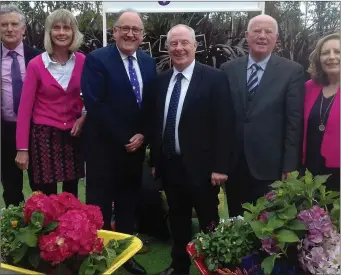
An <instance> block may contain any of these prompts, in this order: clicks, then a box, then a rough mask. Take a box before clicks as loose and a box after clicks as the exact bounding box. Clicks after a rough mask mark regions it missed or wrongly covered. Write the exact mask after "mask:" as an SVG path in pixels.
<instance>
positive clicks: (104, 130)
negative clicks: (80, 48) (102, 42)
mask: <svg viewBox="0 0 341 275" xmlns="http://www.w3.org/2000/svg"><path fill="white" fill-rule="evenodd" d="M136 56H137V61H138V64H139V67H140V71H141V75H142V81H143V94H142V106H141V108H140V107H139V105H138V103H137V101H136V97H135V94H134V92H133V89H132V85H131V83H130V80H129V77H128V75H127V72H126V70H125V67H124V64H123V60H122V58H121V56H120V54H119V51H118V49H117V47H116V45H110V46H107V47H104V48H100V49H97V50H95V51H93V52H91V53H90V54H88V55H87V57H86V59H85V62H84V67H83V72H82V78H81V89H82V93H83V98H84V105H85V108H86V110H87V119H86V127H87V130H88V132H94V131H95V132H97V133H98V135H95V136H94V139H97V141H96V140H93V142H92V145H94V143H96V142H101V143H105V144H108V145H110V148H116V149H119V150H120V151H121V150H122V149H124V145H126V144H128V143H130V142H129V140H130V139H131V138H132V137H133V136H134V135H135V134H137V133H141V134H143V135H144V136H145V139H147V138H148V137H147V134H148V133H149V130H150V129H149V127H150V126H149V125H150V123H148V122H149V121H150V119H151V115H152V108H151V107H152V101H151V99H152V96H151V94H150V93H151V91H150V89H149V86H150V83H151V81H152V80H153V79H154V78H155V77H156V66H155V62H154V60H153V58H152V57H150V56H149V55H147V54H145V53H143V52H142V51H140V50H137V52H136ZM98 139H99V140H98ZM95 146H96V145H95Z"/></svg>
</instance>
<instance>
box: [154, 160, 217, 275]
mask: <svg viewBox="0 0 341 275" xmlns="http://www.w3.org/2000/svg"><path fill="white" fill-rule="evenodd" d="M161 179H162V183H163V185H164V190H165V193H166V196H167V202H168V206H169V219H170V227H171V231H172V237H173V247H172V254H171V255H172V264H171V266H172V267H173V268H174V269H175V270H176V271H177V272H179V273H180V274H189V268H190V264H191V261H190V258H189V255H188V254H187V252H186V246H187V244H188V243H189V242H190V241H191V240H192V239H193V238H192V209H193V207H194V209H195V211H196V213H197V216H198V220H199V224H200V228H201V230H203V231H204V232H207V231H208V229H209V228H210V227H211V225H212V224H217V223H218V222H219V214H218V205H219V199H218V193H219V187H217V186H213V185H211V183H210V181H209V177H208V178H207V184H201V185H200V184H199V185H197V186H196V185H194V183H191V182H190V179H189V177H188V175H187V171H186V167H185V166H184V164H183V162H182V157H180V156H179V157H175V158H173V159H171V160H167V159H163V160H162V171H161Z"/></svg>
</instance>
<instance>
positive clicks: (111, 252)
mask: <svg viewBox="0 0 341 275" xmlns="http://www.w3.org/2000/svg"><path fill="white" fill-rule="evenodd" d="M103 253H104V257H105V258H106V260H107V266H111V264H112V263H113V261H114V260H115V258H116V256H117V255H116V251H115V249H113V248H110V247H104V248H103Z"/></svg>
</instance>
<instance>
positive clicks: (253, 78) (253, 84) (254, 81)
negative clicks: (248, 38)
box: [246, 63, 261, 95]
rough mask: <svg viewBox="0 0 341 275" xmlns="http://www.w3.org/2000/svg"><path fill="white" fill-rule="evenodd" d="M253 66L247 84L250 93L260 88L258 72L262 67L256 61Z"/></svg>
mask: <svg viewBox="0 0 341 275" xmlns="http://www.w3.org/2000/svg"><path fill="white" fill-rule="evenodd" d="M251 68H252V71H251V75H250V77H249V81H248V82H247V85H246V86H247V90H248V91H249V94H250V95H253V94H254V93H255V92H256V90H257V88H258V76H257V72H258V70H260V69H261V67H260V66H259V65H257V64H256V63H254V64H252V66H251Z"/></svg>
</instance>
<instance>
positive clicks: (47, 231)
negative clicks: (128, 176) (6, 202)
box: [0, 192, 142, 275]
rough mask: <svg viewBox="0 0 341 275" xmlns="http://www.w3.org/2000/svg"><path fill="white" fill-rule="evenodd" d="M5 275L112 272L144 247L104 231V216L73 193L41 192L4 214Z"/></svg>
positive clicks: (2, 266) (2, 227)
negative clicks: (55, 193)
mask: <svg viewBox="0 0 341 275" xmlns="http://www.w3.org/2000/svg"><path fill="white" fill-rule="evenodd" d="M0 217H1V225H0V227H1V228H0V229H1V237H0V248H1V266H0V269H2V270H3V271H4V270H6V271H14V272H15V273H26V274H27V273H30V274H41V273H44V274H82V275H83V274H89V275H92V274H102V273H103V272H104V273H112V272H113V271H114V270H115V269H117V268H118V266H119V265H121V264H123V263H124V262H125V261H126V260H128V259H129V258H130V257H132V256H133V255H134V254H135V253H136V252H137V251H138V250H139V249H140V248H141V246H142V243H141V241H140V240H138V239H137V238H135V237H132V236H129V235H124V234H119V233H115V232H109V231H104V230H100V229H101V228H102V226H103V217H102V213H101V211H100V209H99V207H97V206H93V205H86V204H83V203H81V202H80V201H79V199H77V198H76V197H74V196H73V195H72V194H70V193H65V192H64V193H61V194H59V195H50V196H47V195H45V194H42V193H41V192H34V193H33V195H32V196H31V197H30V198H29V199H28V200H27V201H26V202H25V203H21V204H20V205H19V206H9V207H8V208H6V209H3V210H2V211H1V216H0Z"/></svg>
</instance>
